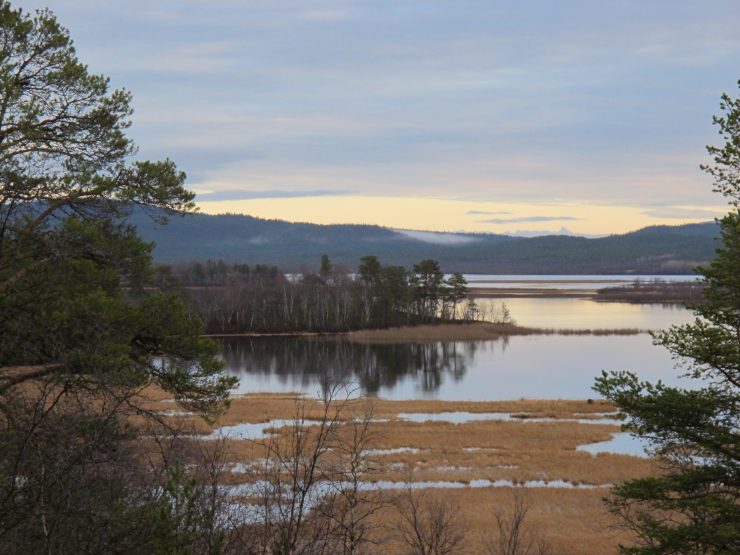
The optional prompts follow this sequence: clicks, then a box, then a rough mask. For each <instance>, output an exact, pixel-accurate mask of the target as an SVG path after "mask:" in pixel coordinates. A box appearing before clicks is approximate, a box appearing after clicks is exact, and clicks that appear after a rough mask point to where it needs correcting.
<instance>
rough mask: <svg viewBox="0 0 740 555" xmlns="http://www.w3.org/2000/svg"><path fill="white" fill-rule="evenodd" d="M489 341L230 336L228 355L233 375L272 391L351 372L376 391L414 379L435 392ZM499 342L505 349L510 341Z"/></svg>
mask: <svg viewBox="0 0 740 555" xmlns="http://www.w3.org/2000/svg"><path fill="white" fill-rule="evenodd" d="M483 343H484V342H439V343H423V344H419V343H403V344H382V345H365V344H358V343H350V342H348V341H342V340H339V339H314V338H299V337H289V338H245V339H241V338H240V339H226V340H224V341H223V351H222V356H223V359H224V362H225V363H226V369H227V371H228V372H229V373H230V374H232V375H235V376H238V377H239V378H240V379H241V380H242V382H248V383H249V384H253V382H255V381H256V382H258V384H259V383H262V384H264V385H266V386H268V387H269V388H270V389H271V390H272V389H273V388H274V387H275V385H278V384H279V385H282V386H290V387H291V388H297V389H299V390H302V391H307V390H309V389H310V388H311V387H312V386H315V385H316V384H319V383H320V382H321V380H322V379H323V378H328V379H329V381H330V382H332V381H337V380H340V379H342V378H346V377H348V376H349V377H350V378H351V379H352V381H354V382H356V383H357V384H358V385H359V386H360V387H361V388H362V390H363V392H364V393H366V394H370V395H376V394H378V393H379V392H380V391H381V390H393V389H395V388H396V387H398V386H399V384H400V383H401V382H403V381H405V380H407V379H409V378H412V379H413V380H414V381H415V383H416V385H417V387H418V388H419V389H420V390H421V392H422V393H432V392H437V391H438V390H439V389H440V387H441V386H442V385H443V384H444V383H445V382H446V381H448V380H451V381H452V383H455V382H460V381H461V380H463V379H464V378H465V375H466V373H467V370H468V366H469V365H470V364H471V362H472V361H473V360H474V358H475V356H476V352H477V351H478V349H479V348H480V346H481V345H482V344H483ZM496 343H498V344H499V345H500V347H501V348H502V349H503V348H505V346H506V344H507V341H506V340H501V341H497V342H496ZM270 384H272V385H270ZM242 389H244V387H243V388H242ZM279 389H281V390H285V388H284V387H279ZM247 390H254V389H247Z"/></svg>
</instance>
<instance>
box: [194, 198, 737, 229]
mask: <svg viewBox="0 0 740 555" xmlns="http://www.w3.org/2000/svg"><path fill="white" fill-rule="evenodd" d="M200 208H201V211H203V212H205V213H207V214H219V213H225V212H232V213H241V214H249V215H251V216H258V217H261V218H268V219H282V220H287V221H298V222H311V223H318V224H333V223H354V224H377V225H381V226H386V227H394V228H405V229H420V230H433V231H459V230H465V231H469V232H483V231H485V232H492V233H503V232H505V231H512V232H514V231H517V230H546V231H557V230H560V228H561V227H567V228H568V229H569V230H570V231H572V232H575V233H584V234H609V233H626V232H628V231H633V230H636V229H639V228H641V227H645V226H648V225H656V224H667V225H677V224H683V223H696V222H702V221H707V220H709V219H711V218H709V217H707V216H706V214H709V213H714V212H716V213H717V214H722V213H724V212H726V209H725V208H724V207H722V206H718V207H709V208H707V207H703V208H695V207H686V206H683V207H675V208H677V210H675V211H669V210H666V211H665V212H664V217H660V216H658V217H656V213H655V212H653V213H646V212H645V208H640V207H634V206H606V205H588V204H577V203H538V204H532V203H494V202H473V201H466V200H448V199H424V198H422V199H420V198H397V197H360V196H341V197H328V196H321V197H302V198H273V199H270V198H262V199H251V200H233V201H219V202H202V203H200ZM679 208H680V209H679ZM692 210H696V212H695V213H692ZM469 212H479V213H478V214H469ZM480 212H490V213H499V214H500V213H504V212H505V213H507V215H506V216H503V217H501V218H498V219H501V220H504V219H506V220H521V222H504V223H487V222H485V220H486V219H490V217H489V216H487V215H482V214H480ZM674 216H675V217H674ZM691 216H694V217H691ZM549 218H557V219H552V220H550V219H549ZM527 219H529V220H530V221H528V222H527V221H525V220H527ZM535 219H541V220H543V221H532V220H535Z"/></svg>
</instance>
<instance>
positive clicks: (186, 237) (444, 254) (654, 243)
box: [131, 213, 718, 274]
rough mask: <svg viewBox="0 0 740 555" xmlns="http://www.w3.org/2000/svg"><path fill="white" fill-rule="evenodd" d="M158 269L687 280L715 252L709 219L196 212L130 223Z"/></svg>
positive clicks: (143, 217)
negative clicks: (502, 223) (636, 223)
mask: <svg viewBox="0 0 740 555" xmlns="http://www.w3.org/2000/svg"><path fill="white" fill-rule="evenodd" d="M131 222H132V223H133V224H135V225H136V226H137V228H138V230H139V233H140V234H141V235H142V237H143V238H144V239H145V240H147V241H155V242H156V244H157V247H156V248H155V250H154V256H155V259H156V261H157V262H177V261H189V260H201V261H203V260H206V259H209V258H211V259H223V260H226V261H232V262H246V263H249V264H271V265H278V266H281V267H283V268H285V269H288V270H289V269H291V268H298V267H299V266H300V265H302V264H307V265H308V266H309V267H311V268H315V267H317V265H318V261H319V260H320V259H321V255H322V254H328V255H329V258H331V260H332V261H333V262H334V263H335V264H336V263H341V264H346V265H348V266H350V267H351V268H354V267H356V266H357V264H358V263H359V259H360V257H361V256H365V255H368V254H374V255H376V256H378V258H380V260H381V262H382V263H383V264H388V265H402V266H405V267H407V268H410V267H411V265H412V264H413V263H415V262H418V261H420V260H422V259H424V258H434V259H436V260H439V262H440V263H441V266H442V269H443V270H444V271H446V272H452V271H459V272H465V273H491V274H620V273H625V272H627V273H638V274H676V273H690V272H691V269H692V268H693V267H694V266H696V265H697V264H702V263H706V262H707V261H709V260H711V259H712V258H713V257H714V254H715V248H717V245H718V242H717V241H716V240H715V237H717V236H718V226H717V224H716V223H714V222H707V223H701V224H687V225H681V226H651V227H646V228H644V229H641V230H639V231H634V232H631V233H626V234H624V235H611V236H609V237H603V238H599V239H586V238H583V237H571V236H564V235H554V236H545V237H533V238H521V237H509V236H505V235H494V234H462V233H429V232H404V231H401V232H399V231H395V230H392V229H388V228H383V227H380V226H373V225H317V224H307V223H290V222H285V221H281V220H263V219H260V218H253V217H251V216H243V215H234V214H223V215H217V216H211V215H206V214H198V215H195V216H188V217H184V218H180V217H175V218H172V220H171V222H170V224H169V225H167V226H155V225H154V224H153V223H152V221H151V220H150V219H149V217H148V216H146V215H144V214H141V213H136V214H134V215H133V216H132V217H131Z"/></svg>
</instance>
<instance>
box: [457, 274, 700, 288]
mask: <svg viewBox="0 0 740 555" xmlns="http://www.w3.org/2000/svg"><path fill="white" fill-rule="evenodd" d="M697 277H698V276H695V275H688V276H687V275H683V276H656V275H628V276H625V275H613V276H606V275H605V276H593V275H583V276H561V275H557V276H542V275H521V276H503V275H483V274H466V275H465V279H467V280H468V282H469V283H470V285H471V286H472V287H483V288H486V287H503V288H515V289H567V290H578V291H594V290H596V289H601V288H602V287H615V286H618V285H627V284H630V283H632V282H633V281H635V280H637V279H639V280H642V281H652V280H654V279H662V280H665V281H694V280H696V279H697Z"/></svg>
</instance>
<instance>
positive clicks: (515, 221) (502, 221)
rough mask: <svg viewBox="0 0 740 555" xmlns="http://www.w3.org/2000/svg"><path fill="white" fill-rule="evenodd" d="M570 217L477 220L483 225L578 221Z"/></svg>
mask: <svg viewBox="0 0 740 555" xmlns="http://www.w3.org/2000/svg"><path fill="white" fill-rule="evenodd" d="M580 219H581V218H573V217H572V216H529V217H526V218H493V219H492V220H478V221H479V222H480V223H484V224H520V223H524V222H554V221H560V220H580Z"/></svg>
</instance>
